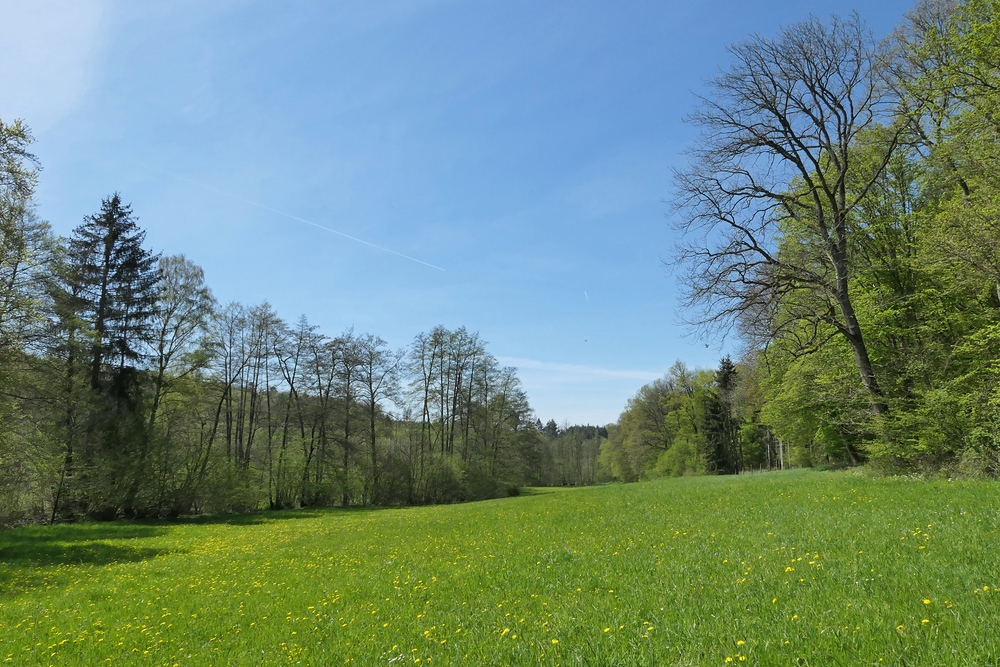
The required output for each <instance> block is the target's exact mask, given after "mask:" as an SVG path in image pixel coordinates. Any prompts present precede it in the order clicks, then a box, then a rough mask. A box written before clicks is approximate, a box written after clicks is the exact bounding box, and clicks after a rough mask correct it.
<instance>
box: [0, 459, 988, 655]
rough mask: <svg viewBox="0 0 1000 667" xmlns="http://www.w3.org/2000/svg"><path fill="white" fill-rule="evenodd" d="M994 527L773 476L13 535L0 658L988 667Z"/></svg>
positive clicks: (883, 491) (860, 481) (959, 494)
mask: <svg viewBox="0 0 1000 667" xmlns="http://www.w3.org/2000/svg"><path fill="white" fill-rule="evenodd" d="M998 508H1000V486H998V485H997V484H996V483H988V482H982V483H979V482H977V483H957V482H955V483H948V482H944V481H942V482H933V483H925V482H918V481H911V480H869V479H865V478H861V477H857V476H852V475H848V474H843V473H818V472H793V473H782V474H769V475H757V476H750V477H742V478H690V479H680V480H671V481H661V482H651V483H645V484H635V485H626V486H606V487H598V488H587V489H574V490H567V491H556V492H551V493H539V494H536V495H530V496H525V497H520V498H512V499H508V500H499V501H490V502H482V503H473V504H467V505H452V506H443V507H422V508H406V509H387V510H375V511H363V510H355V511H342V510H328V511H313V512H306V511H301V512H284V513H278V514H267V515H258V516H251V517H241V518H236V519H232V520H207V521H196V522H183V523H166V522H155V523H120V524H92V525H77V526H56V527H35V528H28V529H22V530H16V531H10V532H7V533H2V534H0V663H3V661H4V660H7V661H9V662H10V664H19V665H20V664H25V665H30V664H90V665H99V664H130V665H131V664H136V665H147V664H148V665H175V664H179V665H206V664H216V665H227V664H240V665H243V664H294V663H296V662H301V664H314V665H333V664H343V663H346V662H348V661H350V663H351V664H361V665H373V664H386V665H390V664H391V665H403V664H415V663H416V662H418V661H420V662H421V664H427V663H430V664H432V665H437V664H472V665H476V664H482V665H486V664H519V665H520V664H552V665H556V664H561V665H580V664H583V665H612V664H614V665H669V664H681V665H688V664H691V665H724V664H727V661H728V660H731V661H732V662H733V663H735V664H748V665H749V664H762V665H834V664H845V665H848V664H849V665H860V664H907V665H917V664H926V665H932V664H949V665H958V664H968V665H981V664H995V663H997V662H998V661H1000V624H998V623H997V621H996V619H997V616H998V612H1000V591H995V587H997V586H1000V558H998V556H1000V539H998V538H1000V531H998V526H1000V522H998V520H1000V516H998Z"/></svg>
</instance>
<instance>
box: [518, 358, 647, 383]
mask: <svg viewBox="0 0 1000 667" xmlns="http://www.w3.org/2000/svg"><path fill="white" fill-rule="evenodd" d="M498 361H500V363H503V364H506V365H508V366H514V367H516V368H517V369H518V370H529V371H546V372H548V373H551V374H554V375H556V374H557V375H571V376H573V378H574V379H577V380H579V379H595V380H597V379H607V378H615V379H620V380H640V381H643V382H652V381H653V380H656V379H657V378H659V377H662V375H663V373H652V372H650V371H635V370H616V369H611V368H601V367H599V366H583V365H580V364H560V363H555V362H551V361H538V360H536V359H522V358H520V357H499V358H498Z"/></svg>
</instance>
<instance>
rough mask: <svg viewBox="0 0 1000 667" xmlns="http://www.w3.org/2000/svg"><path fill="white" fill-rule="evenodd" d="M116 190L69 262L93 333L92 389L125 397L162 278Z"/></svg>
mask: <svg viewBox="0 0 1000 667" xmlns="http://www.w3.org/2000/svg"><path fill="white" fill-rule="evenodd" d="M136 222H137V221H136V218H135V216H134V215H133V213H132V207H131V206H130V205H128V204H125V203H123V202H122V200H121V197H120V196H119V194H118V193H117V192H116V193H115V194H113V195H111V196H110V197H108V198H106V199H104V200H103V201H102V202H101V210H100V211H99V212H97V213H95V214H93V215H90V216H87V217H86V218H85V219H84V222H83V224H82V225H80V226H79V227H77V228H76V229H75V230H73V236H72V237H71V239H70V242H69V251H68V257H67V259H68V263H69V265H70V266H69V275H68V277H69V280H70V281H71V283H72V284H71V291H73V292H74V293H75V294H76V295H77V299H78V300H79V301H78V303H79V305H80V312H79V313H78V315H79V317H80V318H81V319H82V320H84V321H86V322H87V323H88V324H89V325H90V327H91V330H92V339H93V342H92V344H91V354H90V385H91V387H92V388H93V389H94V390H95V391H102V390H103V391H107V390H108V389H109V388H110V389H112V390H113V391H114V392H115V393H116V395H117V396H118V397H119V398H125V397H127V395H128V391H129V390H131V389H133V386H132V385H133V384H134V382H135V374H134V370H135V368H136V366H137V365H138V364H139V362H140V361H141V360H142V359H143V357H144V355H145V354H146V346H147V345H148V343H149V342H150V341H151V340H152V331H151V323H150V320H151V318H152V316H153V313H154V309H155V307H156V299H157V289H156V288H157V281H158V279H159V275H158V274H157V270H156V262H157V260H158V259H159V255H155V254H153V253H152V252H150V251H149V250H147V249H146V248H144V247H143V242H144V241H145V239H146V232H145V231H144V230H142V229H140V228H139V226H138V225H137V224H136Z"/></svg>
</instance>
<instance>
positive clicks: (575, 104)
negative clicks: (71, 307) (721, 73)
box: [0, 0, 911, 424]
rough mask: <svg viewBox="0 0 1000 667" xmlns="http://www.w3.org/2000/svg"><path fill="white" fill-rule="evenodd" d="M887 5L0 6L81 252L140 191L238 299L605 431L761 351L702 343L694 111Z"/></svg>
mask: <svg viewBox="0 0 1000 667" xmlns="http://www.w3.org/2000/svg"><path fill="white" fill-rule="evenodd" d="M870 5H871V6H869V7H857V3H853V2H844V1H841V0H832V1H825V2H819V1H815V0H802V1H798V2H791V1H785V0H780V1H773V2H747V1H746V0H743V1H711V2H709V1H706V2H675V1H671V0H660V1H659V2H622V1H619V2H589V1H587V0H576V1H574V2H539V1H538V0H535V1H533V2H522V1H520V0H503V1H489V0H482V1H472V0H465V1H461V2H459V1H448V0H386V1H384V2H378V1H371V0H369V1H367V2H337V1H330V2H319V1H317V2H306V1H295V2H287V3H274V2H263V1H260V2H250V1H245V2H225V1H221V0H219V1H214V2H212V1H208V2H205V1H201V0H197V1H195V0H177V1H173V2H166V1H156V2H153V1H151V2H125V1H119V2H100V1H98V0H67V1H65V2H48V1H46V0H39V1H38V2H24V1H21V2H11V1H8V0H0V12H2V13H0V15H2V16H3V17H4V20H3V21H2V22H0V62H4V63H5V66H4V67H3V68H0V118H3V119H4V121H9V120H12V119H13V118H18V117H21V118H24V119H25V120H26V121H27V123H28V124H29V126H31V127H32V128H33V131H34V133H35V136H36V139H37V143H36V145H35V147H34V148H35V152H36V154H37V155H38V157H39V159H40V160H41V163H42V165H43V172H42V174H41V182H40V186H39V188H38V192H37V198H38V203H39V212H40V214H41V216H42V217H43V218H44V219H46V220H48V221H49V222H50V223H51V224H52V226H53V228H54V229H55V231H56V232H57V233H59V234H64V235H65V234H69V233H70V231H71V230H72V229H73V228H74V227H75V226H77V225H78V224H80V222H81V221H82V219H83V217H84V216H85V215H88V214H90V213H93V212H94V211H96V210H97V209H98V208H99V207H100V202H101V199H102V198H103V197H105V196H107V195H109V194H110V193H112V192H114V191H119V192H120V193H121V194H122V197H123V198H124V199H125V200H126V201H130V202H131V203H132V206H133V210H134V211H135V213H136V214H137V215H138V216H139V220H140V225H141V226H142V227H143V228H144V229H146V230H147V241H148V245H149V246H150V247H151V248H153V249H154V250H156V251H160V252H163V253H164V254H167V255H170V254H181V253H183V254H185V255H186V256H187V257H188V258H189V259H191V260H192V261H194V262H196V263H197V264H199V265H201V266H202V267H203V268H204V269H205V273H206V278H207V280H208V283H209V284H210V286H211V287H212V289H213V291H214V293H215V295H216V297H217V298H218V299H219V301H220V302H227V301H232V300H235V301H241V302H244V303H247V304H252V303H259V302H261V301H264V300H267V301H269V302H270V303H271V304H272V305H273V306H274V307H275V309H276V310H277V311H278V313H279V314H281V315H282V316H283V317H284V318H286V319H287V320H290V321H294V320H295V319H297V318H298V316H299V315H301V314H305V315H306V316H307V317H308V318H309V320H310V321H311V322H312V323H313V324H316V325H318V326H319V327H320V329H321V330H322V331H323V332H325V333H327V334H329V335H336V334H338V333H340V332H341V331H343V330H344V329H346V328H348V327H351V326H353V327H354V328H355V330H356V331H359V332H371V333H375V334H378V335H380V336H382V337H383V338H385V339H386V340H387V341H389V343H390V344H391V345H393V346H394V347H402V346H406V345H408V344H409V342H410V341H411V340H412V339H413V337H414V336H415V335H416V334H417V333H419V332H421V331H427V330H429V329H430V328H432V327H433V326H435V325H437V324H442V325H444V326H446V327H449V328H456V327H459V326H465V327H466V328H467V329H469V330H470V331H478V332H479V333H480V335H481V336H482V338H483V339H485V340H487V341H489V348H488V349H489V350H490V351H491V352H492V353H493V354H494V355H495V356H497V357H498V358H499V359H500V360H501V361H502V362H504V363H506V364H509V365H514V366H517V367H518V369H519V376H520V377H521V379H522V381H523V383H524V385H525V388H526V389H527V391H528V395H529V398H530V400H531V403H532V406H533V407H534V408H535V410H536V412H537V414H538V416H539V417H540V418H542V419H543V420H548V419H550V418H552V419H555V420H556V421H557V422H560V423H561V422H564V421H565V422H569V423H592V424H603V423H607V422H611V421H614V420H615V419H616V418H617V416H618V414H619V412H620V411H621V410H622V408H623V407H624V405H625V402H626V400H627V399H628V398H629V397H630V396H631V395H633V394H634V393H635V391H636V390H637V389H638V388H639V387H640V386H641V385H642V384H644V383H645V382H648V381H650V380H652V379H654V378H656V377H658V376H660V375H662V374H663V373H664V372H665V371H666V369H667V368H669V366H670V365H671V364H672V363H673V362H674V361H675V360H677V359H681V360H683V361H685V362H686V363H688V364H689V365H691V366H702V367H714V366H715V365H716V364H717V362H718V359H719V357H720V356H721V355H722V354H725V353H726V352H734V351H735V349H736V346H737V342H736V341H732V340H730V341H725V342H720V341H717V340H710V341H701V340H697V339H694V338H691V337H690V336H689V335H688V334H687V331H686V329H685V328H684V327H683V326H682V325H681V324H680V321H681V318H680V314H679V313H678V312H677V303H676V298H677V289H676V285H675V278H674V277H673V276H671V275H670V274H669V272H668V271H667V269H666V267H665V266H664V263H663V260H664V259H667V258H669V256H670V251H671V248H672V246H673V244H674V241H675V239H674V238H673V235H672V231H671V228H670V225H669V220H668V215H669V212H670V208H669V205H668V204H667V203H665V202H666V201H668V200H669V198H670V196H671V169H672V168H674V167H680V166H683V164H684V160H685V156H684V148H685V147H686V146H687V145H688V144H689V143H690V142H691V141H692V139H693V138H694V132H693V130H692V128H690V127H689V126H687V125H685V124H684V123H683V117H684V115H685V114H686V113H688V112H690V111H691V110H692V108H693V106H694V103H695V99H694V95H695V94H696V93H698V92H700V91H704V82H705V80H706V79H708V78H709V77H711V76H712V75H713V74H714V73H715V72H717V71H718V70H719V69H720V68H724V67H725V65H726V63H727V54H726V50H725V49H726V46H727V45H728V44H731V43H733V42H737V41H740V40H742V39H744V38H746V37H747V36H748V35H749V34H751V33H753V32H758V33H761V34H773V33H774V31H775V29H776V27H777V26H779V25H782V24H787V23H792V22H795V21H799V20H802V19H805V18H806V17H807V16H808V15H809V14H810V12H812V13H815V14H817V15H819V16H828V15H829V14H830V13H833V12H836V13H840V14H846V13H848V12H850V11H851V10H852V9H854V8H856V7H857V8H858V9H860V10H861V11H862V15H863V16H864V17H865V18H866V19H867V20H868V22H869V23H870V25H871V26H872V28H873V30H874V31H875V33H876V34H877V35H884V34H886V33H887V32H888V31H890V30H891V28H892V27H893V26H894V25H896V24H897V23H898V22H899V21H900V19H901V17H902V15H903V13H904V12H905V11H906V10H907V9H908V8H909V7H910V5H911V3H909V2H903V1H897V0H881V1H880V2H878V3H870ZM310 223H311V224H310ZM324 228H325V229H324ZM328 230H333V231H328ZM334 232H337V233H334ZM348 237H351V238H348ZM359 240H360V241H359ZM361 241H363V242H364V243H362V242H361ZM374 246H377V247H374ZM706 343H708V346H707V347H706Z"/></svg>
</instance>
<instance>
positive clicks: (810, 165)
mask: <svg viewBox="0 0 1000 667" xmlns="http://www.w3.org/2000/svg"><path fill="white" fill-rule="evenodd" d="M729 50H730V53H731V55H732V57H733V62H732V65H731V67H730V69H729V71H727V72H724V73H722V74H720V75H719V76H718V77H716V78H715V79H714V80H713V81H712V82H711V93H710V94H709V95H708V96H706V97H703V98H701V106H700V108H699V110H698V111H697V112H695V113H694V114H693V115H692V116H691V117H690V121H692V122H693V123H694V124H695V125H697V126H698V127H700V128H701V130H702V137H701V140H700V141H699V143H698V144H697V147H696V148H694V149H693V150H692V151H691V158H692V159H691V165H692V166H691V167H690V168H688V169H687V170H686V171H680V172H678V173H677V174H676V184H677V190H678V200H677V208H678V212H679V213H680V217H679V223H678V226H679V228H680V229H681V230H683V231H684V232H685V233H686V239H685V242H684V243H683V244H682V245H681V246H680V248H679V257H678V259H679V260H680V262H681V263H682V265H683V266H685V267H686V274H685V277H686V282H687V286H688V293H687V304H688V305H689V306H692V307H694V312H695V313H696V315H695V317H694V318H692V319H693V321H694V322H695V323H696V324H699V325H706V326H709V327H713V326H714V327H723V328H729V327H732V326H733V325H739V326H741V327H743V328H744V333H747V334H750V335H752V336H756V337H759V338H760V339H763V341H764V342H765V343H766V342H768V341H773V340H775V339H776V338H781V337H784V338H786V339H788V338H794V339H795V340H796V342H797V348H798V350H799V351H800V352H807V351H810V350H812V349H815V347H816V346H817V345H818V344H820V343H821V342H822V341H823V340H824V339H826V338H829V337H830V336H835V335H840V336H843V337H844V338H845V339H846V340H847V342H848V344H849V345H850V348H851V351H852V352H853V355H854V360H855V362H856V364H857V367H858V371H859V374H860V376H861V381H862V383H863V384H864V386H865V388H866V389H867V391H868V393H869V395H870V398H871V402H872V407H873V410H874V411H875V412H876V413H879V414H881V413H885V412H887V411H888V407H887V405H886V402H885V400H884V398H883V392H882V389H881V387H880V386H879V383H878V380H877V378H876V372H875V368H874V366H873V364H872V361H871V358H870V356H869V353H868V348H867V346H866V345H865V337H864V332H863V331H862V326H861V323H860V322H859V321H858V316H857V314H856V312H855V307H854V303H853V301H852V298H851V291H850V283H851V277H852V245H853V235H854V234H855V233H856V231H857V227H858V221H857V219H856V216H855V213H856V210H857V209H858V206H859V203H860V202H861V201H863V200H864V199H865V197H866V196H867V195H868V193H869V190H870V189H871V188H872V186H873V184H874V183H875V182H876V181H877V180H878V178H879V177H880V176H881V174H882V172H883V171H884V169H885V167H886V165H887V164H888V162H889V160H890V158H891V156H892V154H893V152H894V150H895V148H896V145H897V137H898V134H899V132H898V130H897V129H896V128H895V126H893V125H892V124H889V123H888V121H889V120H890V118H891V111H892V96H891V94H890V92H889V90H888V89H887V87H886V86H885V85H884V84H883V80H882V79H883V63H884V62H885V61H884V59H883V58H882V57H881V55H880V47H879V45H878V44H877V43H876V42H875V41H874V40H873V38H872V36H871V34H870V32H869V31H868V29H867V28H866V27H865V25H864V23H863V22H862V21H861V19H860V18H859V17H858V16H857V15H856V14H854V15H852V16H851V17H849V18H847V19H840V18H837V17H833V18H832V19H831V20H830V21H828V22H825V23H824V22H822V21H820V20H818V19H816V18H811V19H810V20H808V21H806V22H804V23H798V24H795V25H791V26H788V27H786V28H784V29H782V30H781V31H780V33H779V35H778V36H777V37H776V38H773V39H770V38H764V37H760V36H755V37H753V38H751V39H750V40H748V41H746V42H743V43H740V44H737V45H735V46H732V47H730V49H729ZM861 142H866V143H868V144H871V145H872V146H874V149H872V150H873V151H874V152H876V153H877V156H876V157H875V158H874V159H872V157H871V153H872V150H869V151H866V158H865V159H864V160H856V159H855V156H854V150H853V149H854V148H855V146H856V145H857V144H859V143H861Z"/></svg>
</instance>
